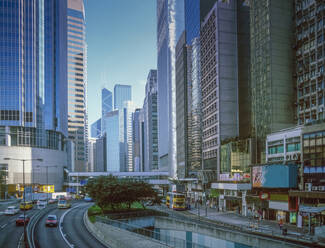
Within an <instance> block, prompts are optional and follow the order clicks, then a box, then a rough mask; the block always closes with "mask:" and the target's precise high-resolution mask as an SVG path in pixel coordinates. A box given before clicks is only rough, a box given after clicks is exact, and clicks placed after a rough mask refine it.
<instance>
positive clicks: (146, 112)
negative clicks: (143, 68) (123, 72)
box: [142, 70, 159, 171]
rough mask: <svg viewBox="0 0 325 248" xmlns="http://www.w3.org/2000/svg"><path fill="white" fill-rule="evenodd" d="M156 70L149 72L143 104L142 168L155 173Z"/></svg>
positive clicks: (156, 129)
mask: <svg viewBox="0 0 325 248" xmlns="http://www.w3.org/2000/svg"><path fill="white" fill-rule="evenodd" d="M157 111H158V109H157V70H150V72H149V74H148V77H147V83H146V95H145V98H144V102H143V111H142V113H143V148H144V149H143V168H144V171H157V170H158V169H159V168H158V160H159V159H158V158H159V157H158V113H157Z"/></svg>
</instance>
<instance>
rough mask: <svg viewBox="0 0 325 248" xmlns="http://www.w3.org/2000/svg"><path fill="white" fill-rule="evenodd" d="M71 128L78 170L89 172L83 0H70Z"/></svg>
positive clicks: (69, 92)
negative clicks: (87, 167)
mask: <svg viewBox="0 0 325 248" xmlns="http://www.w3.org/2000/svg"><path fill="white" fill-rule="evenodd" d="M67 27H68V30H67V38H68V67H67V68H68V89H69V91H68V115H69V117H68V129H69V139H70V140H72V141H73V142H74V143H75V160H76V161H75V170H76V171H86V164H87V153H88V151H87V145H88V141H87V139H88V129H87V112H86V110H87V102H86V90H87V71H86V68H87V61H86V60H87V55H86V43H85V11H84V4H83V0H68V18H67Z"/></svg>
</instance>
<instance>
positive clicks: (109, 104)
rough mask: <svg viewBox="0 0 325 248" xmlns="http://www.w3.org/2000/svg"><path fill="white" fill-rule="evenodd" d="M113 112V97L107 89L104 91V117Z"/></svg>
mask: <svg viewBox="0 0 325 248" xmlns="http://www.w3.org/2000/svg"><path fill="white" fill-rule="evenodd" d="M112 110H113V95H112V92H111V91H110V90H108V89H106V88H103V89H102V116H104V115H105V114H106V113H108V112H111V111H112Z"/></svg>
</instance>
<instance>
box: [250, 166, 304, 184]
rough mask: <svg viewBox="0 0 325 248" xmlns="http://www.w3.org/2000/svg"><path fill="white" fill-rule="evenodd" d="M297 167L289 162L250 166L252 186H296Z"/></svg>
mask: <svg viewBox="0 0 325 248" xmlns="http://www.w3.org/2000/svg"><path fill="white" fill-rule="evenodd" d="M297 176H298V167H297V165H294V164H290V165H285V164H270V165H263V166H254V167H253V168H252V186H253V188H296V187H297Z"/></svg>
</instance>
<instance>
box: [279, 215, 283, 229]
mask: <svg viewBox="0 0 325 248" xmlns="http://www.w3.org/2000/svg"><path fill="white" fill-rule="evenodd" d="M279 227H280V230H282V227H283V219H282V218H281V219H280V220H279Z"/></svg>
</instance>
